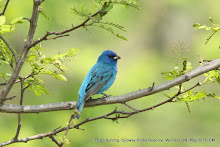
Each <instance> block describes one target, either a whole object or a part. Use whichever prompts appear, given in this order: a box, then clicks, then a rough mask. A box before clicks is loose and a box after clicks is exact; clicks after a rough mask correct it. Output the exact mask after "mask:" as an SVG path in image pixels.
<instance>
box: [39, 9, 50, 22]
mask: <svg viewBox="0 0 220 147" xmlns="http://www.w3.org/2000/svg"><path fill="white" fill-rule="evenodd" d="M40 14H42V15H43V16H44V18H46V19H47V20H50V17H49V16H48V15H47V14H46V13H45V12H44V11H43V9H42V8H41V10H40Z"/></svg>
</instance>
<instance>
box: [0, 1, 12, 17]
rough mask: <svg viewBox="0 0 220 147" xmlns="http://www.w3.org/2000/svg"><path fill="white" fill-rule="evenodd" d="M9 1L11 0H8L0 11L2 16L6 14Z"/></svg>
mask: <svg viewBox="0 0 220 147" xmlns="http://www.w3.org/2000/svg"><path fill="white" fill-rule="evenodd" d="M9 1H10V0H7V1H6V4H5V7H4V9H3V11H2V12H1V13H0V16H1V15H4V14H5V11H6V9H7V6H8V3H9Z"/></svg>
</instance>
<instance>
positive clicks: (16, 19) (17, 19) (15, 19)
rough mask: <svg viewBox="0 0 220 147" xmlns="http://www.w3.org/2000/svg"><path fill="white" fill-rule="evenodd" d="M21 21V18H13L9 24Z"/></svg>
mask: <svg viewBox="0 0 220 147" xmlns="http://www.w3.org/2000/svg"><path fill="white" fill-rule="evenodd" d="M22 20H23V17H18V18H14V19H13V20H12V21H11V24H16V23H23V21H22Z"/></svg>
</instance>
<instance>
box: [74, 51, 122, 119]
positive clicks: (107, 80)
mask: <svg viewBox="0 0 220 147" xmlns="http://www.w3.org/2000/svg"><path fill="white" fill-rule="evenodd" d="M118 59H120V57H119V56H118V55H117V54H116V53H114V52H113V51H110V50H106V51H104V52H103V53H102V54H101V55H100V56H99V58H98V61H97V63H96V64H95V65H94V66H93V67H92V68H91V69H90V71H89V72H88V74H87V75H86V77H85V79H84V81H83V83H82V85H81V87H80V89H79V97H78V101H77V105H76V108H75V109H77V110H78V111H79V113H80V114H78V115H77V116H76V117H77V118H78V119H79V118H80V115H81V112H82V109H83V106H84V104H85V101H86V100H88V99H89V98H90V97H91V96H92V95H95V94H101V93H103V92H104V91H106V90H108V89H109V88H110V87H111V85H112V84H113V83H114V81H115V78H116V74H117V60H118Z"/></svg>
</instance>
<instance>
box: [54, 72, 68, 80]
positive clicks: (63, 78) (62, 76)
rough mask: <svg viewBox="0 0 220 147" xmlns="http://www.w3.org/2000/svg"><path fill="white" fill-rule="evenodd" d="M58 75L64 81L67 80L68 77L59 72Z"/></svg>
mask: <svg viewBox="0 0 220 147" xmlns="http://www.w3.org/2000/svg"><path fill="white" fill-rule="evenodd" d="M56 77H57V78H59V79H60V80H62V81H67V78H66V77H65V76H64V75H62V74H57V75H56Z"/></svg>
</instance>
